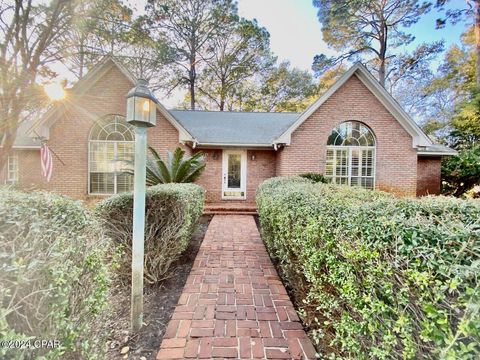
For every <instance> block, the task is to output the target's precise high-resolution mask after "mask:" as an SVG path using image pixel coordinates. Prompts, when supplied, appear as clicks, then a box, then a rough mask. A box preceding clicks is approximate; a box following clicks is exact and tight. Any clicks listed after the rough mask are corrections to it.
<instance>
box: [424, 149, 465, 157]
mask: <svg viewBox="0 0 480 360" xmlns="http://www.w3.org/2000/svg"><path fill="white" fill-rule="evenodd" d="M417 155H418V156H421V157H429V156H434V157H438V156H456V155H458V152H457V151H455V150H452V151H449V152H445V151H444V152H442V151H438V152H431V151H430V152H429V151H419V152H417Z"/></svg>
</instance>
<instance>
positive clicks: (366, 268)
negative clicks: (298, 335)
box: [257, 177, 480, 359]
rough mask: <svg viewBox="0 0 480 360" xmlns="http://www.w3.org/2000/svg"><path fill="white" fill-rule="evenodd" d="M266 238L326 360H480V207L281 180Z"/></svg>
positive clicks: (268, 196)
mask: <svg viewBox="0 0 480 360" xmlns="http://www.w3.org/2000/svg"><path fill="white" fill-rule="evenodd" d="M257 206H258V213H259V218H260V224H261V232H262V237H263V239H264V241H265V243H266V245H267V248H268V251H269V253H270V254H271V256H272V257H273V258H274V259H276V261H277V262H278V267H279V270H280V273H281V276H282V277H283V279H284V280H285V281H286V283H287V284H288V286H289V287H290V289H291V292H292V294H293V297H294V301H295V302H296V305H297V306H298V308H299V311H300V314H301V316H302V318H303V320H304V322H305V323H306V325H307V326H308V327H309V333H310V335H311V337H312V338H313V340H314V342H315V344H316V345H317V349H318V351H319V354H320V355H321V356H322V357H324V358H339V359H340V358H343V359H423V358H424V359H438V358H445V359H459V358H461V359H478V358H479V356H480V313H479V308H480V287H479V276H480V203H479V202H478V201H477V200H470V201H466V200H458V199H454V198H447V197H426V198H422V199H411V198H395V197H393V196H392V195H389V194H386V193H382V192H377V191H369V190H362V189H359V188H349V187H339V186H334V185H327V184H313V183H312V182H310V181H309V180H306V179H302V178H296V177H294V178H274V179H270V180H267V181H266V182H264V183H263V184H262V185H261V186H260V187H259V189H258V192H257Z"/></svg>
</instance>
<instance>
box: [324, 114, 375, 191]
mask: <svg viewBox="0 0 480 360" xmlns="http://www.w3.org/2000/svg"><path fill="white" fill-rule="evenodd" d="M350 122H351V123H358V124H360V125H361V126H364V127H366V128H367V129H368V131H369V132H370V133H371V135H372V137H373V141H374V145H327V146H326V156H325V171H324V176H325V178H326V179H328V180H329V181H330V182H331V183H333V184H338V183H337V179H345V178H346V179H347V182H346V184H341V183H340V184H339V185H348V186H358V187H361V188H363V189H370V187H365V186H363V185H362V184H361V179H372V180H373V181H372V188H371V189H375V186H376V180H377V176H376V175H377V138H376V136H375V133H374V132H373V130H372V129H371V128H370V127H369V126H367V125H366V124H364V123H363V122H361V121H356V120H348V121H344V122H342V123H340V124H338V125H337V126H336V127H335V128H333V129H332V132H331V133H330V135H329V137H330V136H331V134H332V133H333V132H334V131H336V132H337V133H339V132H338V131H337V129H338V128H339V127H340V126H342V125H343V124H345V123H350ZM327 139H328V138H327ZM354 150H358V151H359V154H360V156H359V166H358V169H359V171H360V172H359V174H357V175H356V176H352V159H353V156H352V152H353V151H354ZM329 151H332V152H333V157H332V160H331V165H332V175H327V167H328V166H329V162H330V160H329V156H328V152H329ZM337 151H346V153H347V164H346V166H347V174H346V175H341V174H340V175H337V170H338V167H339V166H338V165H337ZM366 151H372V152H373V156H372V166H371V169H372V175H371V176H363V175H361V171H362V169H363V166H362V160H363V154H364V152H366ZM367 168H368V167H367ZM352 177H353V178H358V179H359V180H360V183H359V184H357V185H352Z"/></svg>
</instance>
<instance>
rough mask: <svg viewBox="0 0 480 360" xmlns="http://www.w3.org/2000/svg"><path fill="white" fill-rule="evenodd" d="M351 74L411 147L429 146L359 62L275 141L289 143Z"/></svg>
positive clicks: (412, 122) (419, 129)
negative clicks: (402, 131)
mask: <svg viewBox="0 0 480 360" xmlns="http://www.w3.org/2000/svg"><path fill="white" fill-rule="evenodd" d="M353 75H355V76H356V77H357V78H358V79H359V80H360V81H361V82H362V83H363V85H365V86H366V87H367V89H368V90H370V92H371V93H372V94H373V95H374V96H375V97H376V98H377V99H378V100H379V101H380V103H382V105H383V106H384V107H385V108H386V109H387V110H388V111H389V112H390V114H392V116H393V117H394V118H395V119H396V120H397V121H398V122H399V123H400V125H401V126H402V127H403V128H404V129H405V131H407V133H408V134H410V136H411V137H412V147H413V148H416V147H418V146H430V145H432V141H431V140H430V138H429V137H428V136H427V135H426V134H425V133H424V132H423V130H422V129H421V128H420V127H419V126H418V125H417V124H416V123H415V121H414V120H413V119H412V118H411V117H410V116H409V115H408V114H407V113H406V111H405V110H403V108H402V107H401V106H400V104H399V103H398V102H397V101H396V100H395V99H394V98H393V97H392V95H391V94H390V93H389V92H388V91H387V90H386V89H385V87H383V86H382V85H381V84H380V82H379V81H378V80H377V79H376V78H375V77H374V76H373V75H372V74H371V73H370V71H368V69H367V67H366V66H365V65H364V64H362V63H361V62H356V63H355V64H354V65H352V66H351V67H350V68H349V69H348V70H347V71H346V72H345V73H344V74H343V75H342V76H341V77H340V78H339V79H338V80H337V81H336V82H335V83H334V84H333V85H332V86H331V87H330V88H329V89H328V90H327V91H326V92H325V93H324V94H323V95H322V96H320V97H319V98H318V99H317V100H316V101H315V102H314V103H313V104H312V105H310V106H309V107H308V108H307V109H306V110H305V111H304V112H303V113H301V114H300V116H299V117H298V119H297V121H296V122H295V123H294V124H293V125H292V126H291V127H289V128H288V129H287V130H286V131H285V132H284V133H283V134H282V135H281V136H279V137H278V138H277V139H276V140H275V142H276V143H278V144H282V143H283V144H287V145H289V144H290V141H291V135H292V133H293V132H294V131H295V130H296V129H297V128H298V127H299V126H300V125H301V124H302V123H303V122H305V121H306V120H307V119H308V118H309V117H310V116H311V115H312V114H313V113H314V112H315V111H316V110H317V109H318V108H319V107H320V106H321V105H322V104H323V103H325V102H326V101H327V100H328V99H329V98H330V97H331V96H332V95H333V94H334V93H335V92H337V90H338V89H340V88H341V87H342V86H343V85H344V84H345V83H346V82H347V81H348V80H349V79H350V78H351V77H352V76H353Z"/></svg>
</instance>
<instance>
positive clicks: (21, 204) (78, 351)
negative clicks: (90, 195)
mask: <svg viewBox="0 0 480 360" xmlns="http://www.w3.org/2000/svg"><path fill="white" fill-rule="evenodd" d="M108 254H109V243H108V241H107V240H106V237H105V236H104V235H103V232H102V229H101V227H100V226H99V223H98V222H97V221H96V220H95V218H94V217H93V215H92V214H91V213H90V212H89V211H88V210H86V209H85V208H84V207H83V206H82V204H81V203H80V202H79V201H74V200H71V199H69V198H67V197H63V196H59V195H55V194H49V193H44V192H33V193H22V192H18V191H14V190H12V189H11V188H0V259H1V261H0V284H1V285H0V339H2V340H14V339H30V340H31V341H32V345H33V344H34V343H33V341H34V340H35V339H37V340H41V339H43V340H54V339H55V340H59V346H58V347H56V348H54V349H38V350H34V349H31V350H30V349H24V350H17V349H11V350H9V349H5V348H4V347H2V348H0V357H2V358H8V359H25V358H27V359H37V358H46V359H60V358H61V359H73V358H75V359H78V358H82V359H98V358H102V357H103V350H104V344H105V342H104V341H105V335H106V330H107V329H105V328H104V325H103V324H104V321H103V320H104V318H105V316H106V315H107V314H106V306H105V305H106V304H107V301H108V295H109V291H108V289H109V267H110V261H107V260H106V259H107V255H108Z"/></svg>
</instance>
